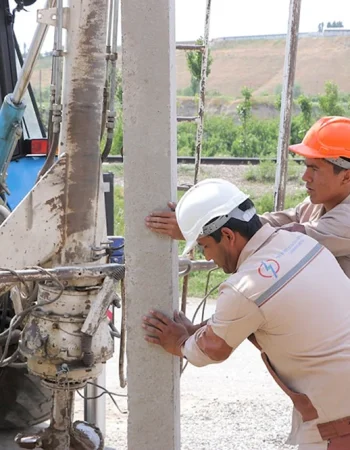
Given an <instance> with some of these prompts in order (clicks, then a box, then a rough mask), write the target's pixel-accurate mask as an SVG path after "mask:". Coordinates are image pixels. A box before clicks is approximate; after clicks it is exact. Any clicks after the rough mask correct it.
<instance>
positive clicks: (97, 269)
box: [0, 259, 216, 284]
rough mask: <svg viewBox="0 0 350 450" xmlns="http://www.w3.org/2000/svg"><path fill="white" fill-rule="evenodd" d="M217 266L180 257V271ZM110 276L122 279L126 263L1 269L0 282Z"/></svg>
mask: <svg viewBox="0 0 350 450" xmlns="http://www.w3.org/2000/svg"><path fill="white" fill-rule="evenodd" d="M214 267H216V264H215V263H214V261H205V260H197V261H191V260H189V259H179V271H180V272H184V273H185V271H187V269H188V268H190V271H191V272H192V271H202V270H210V269H213V268H214ZM106 276H109V277H111V278H114V279H115V280H117V281H118V280H122V279H124V276H125V266H124V264H115V263H113V264H101V265H97V266H67V267H56V268H54V269H42V270H40V269H23V270H16V271H14V270H11V271H7V270H6V269H1V270H0V284H13V283H18V282H19V281H21V282H28V281H48V280H52V278H57V279H58V280H61V281H64V280H72V279H85V278H86V279H93V278H104V277H106Z"/></svg>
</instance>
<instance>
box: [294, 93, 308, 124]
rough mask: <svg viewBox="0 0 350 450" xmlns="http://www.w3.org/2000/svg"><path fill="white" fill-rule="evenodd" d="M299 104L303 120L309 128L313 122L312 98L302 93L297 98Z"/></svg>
mask: <svg viewBox="0 0 350 450" xmlns="http://www.w3.org/2000/svg"><path fill="white" fill-rule="evenodd" d="M297 103H298V105H299V106H300V109H301V116H302V119H303V122H304V124H305V127H306V129H309V128H310V127H311V122H312V103H311V99H310V98H309V97H306V95H301V96H300V97H299V98H298V100H297Z"/></svg>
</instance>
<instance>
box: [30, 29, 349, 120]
mask: <svg viewBox="0 0 350 450" xmlns="http://www.w3.org/2000/svg"><path fill="white" fill-rule="evenodd" d="M211 51H212V56H213V59H214V62H213V65H212V71H211V74H210V76H209V79H208V90H209V91H217V92H218V93H220V94H221V95H224V96H229V97H231V99H232V98H233V99H235V98H236V97H239V96H240V91H241V89H242V87H243V86H248V87H250V88H252V89H253V90H254V96H255V97H257V96H265V95H267V94H275V93H276V90H278V89H279V88H280V86H281V85H282V79H283V76H282V74H283V62H284V51H285V39H268V40H263V39H261V40H242V41H239V40H238V41H226V42H223V43H217V44H215V46H214V47H213V48H212V50H211ZM120 59H121V52H120ZM119 62H120V60H119ZM176 62H177V88H178V89H183V88H186V87H188V86H189V84H190V74H189V71H188V69H187V65H186V57H185V52H184V51H181V50H178V51H177V61H176ZM50 66H51V62H50V58H49V57H47V58H41V59H39V61H38V62H37V65H36V70H35V71H34V74H33V78H32V85H33V87H35V88H37V89H38V87H39V83H40V81H39V72H40V70H41V86H42V89H45V87H47V86H49V84H50V79H51V74H50ZM328 80H331V81H333V82H335V83H336V84H337V85H338V86H339V89H340V91H342V92H350V36H337V37H331V36H328V37H302V38H300V39H299V47H298V59H297V72H296V78H295V83H296V84H298V85H299V86H300V88H301V91H302V92H303V93H305V94H309V95H312V94H319V93H321V92H323V87H324V83H325V82H326V81H328ZM220 102H222V100H220ZM225 108H226V106H225ZM223 112H224V111H223Z"/></svg>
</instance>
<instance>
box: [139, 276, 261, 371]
mask: <svg viewBox="0 0 350 450" xmlns="http://www.w3.org/2000/svg"><path fill="white" fill-rule="evenodd" d="M263 322H264V317H263V315H262V314H261V312H260V310H259V308H258V307H257V306H256V305H255V303H254V302H253V301H251V300H249V299H247V298H246V297H244V295H242V294H241V293H240V292H238V291H237V290H236V289H235V288H234V287H233V286H231V285H230V284H228V283H224V284H223V285H222V289H221V291H220V296H219V298H218V300H217V306H216V311H215V314H214V315H213V316H212V318H211V319H209V320H208V322H207V324H206V325H204V326H202V327H200V328H199V329H197V331H196V332H195V333H194V334H192V335H190V333H189V331H188V330H187V329H186V327H185V325H183V324H182V323H178V322H176V321H175V320H172V319H170V318H169V317H167V316H165V315H164V314H162V313H160V312H159V311H151V312H150V313H149V315H148V316H144V318H143V325H142V326H143V328H144V330H145V331H146V335H145V340H146V341H148V342H150V343H152V344H157V345H160V346H162V347H163V348H164V349H165V350H166V351H167V352H169V353H172V354H173V355H177V356H184V357H185V358H187V359H188V361H189V362H190V363H192V364H193V365H195V366H197V367H202V366H205V365H208V364H215V363H218V362H221V361H224V360H225V359H227V358H228V357H229V356H230V354H231V353H232V351H233V350H234V349H236V348H237V347H238V346H239V345H240V343H241V342H243V341H244V340H245V339H246V338H247V337H248V336H250V335H251V334H252V333H254V332H255V331H256V330H257V329H258V328H259V326H260V325H261V324H262V323H263ZM174 325H177V326H174Z"/></svg>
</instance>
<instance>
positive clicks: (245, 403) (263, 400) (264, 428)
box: [76, 299, 295, 450]
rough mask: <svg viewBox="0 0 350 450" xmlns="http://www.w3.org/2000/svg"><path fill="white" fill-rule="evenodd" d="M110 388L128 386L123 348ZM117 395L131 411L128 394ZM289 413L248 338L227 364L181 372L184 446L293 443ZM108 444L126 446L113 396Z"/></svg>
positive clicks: (274, 447) (207, 448) (186, 449)
mask: <svg viewBox="0 0 350 450" xmlns="http://www.w3.org/2000/svg"><path fill="white" fill-rule="evenodd" d="M197 304H198V300H196V299H190V301H189V304H188V311H189V313H190V314H191V313H192V312H193V311H194V309H195V307H196V305H197ZM214 308H215V301H211V302H210V303H209V305H208V307H207V310H206V317H209V316H210V315H211V314H212V313H213V312H214ZM190 314H189V316H190ZM118 345H119V342H118V341H117V342H116V347H118ZM107 388H108V389H110V390H111V391H112V392H117V393H122V394H123V393H124V394H125V391H126V390H125V389H121V388H120V387H119V381H118V351H116V353H115V355H114V357H113V359H112V360H110V361H109V362H108V364H107ZM116 400H117V402H118V405H119V407H120V408H121V409H122V410H123V411H126V409H127V401H126V399H125V398H116ZM82 412H83V403H82V400H81V399H77V401H76V419H79V418H82ZM290 419H291V403H290V400H289V399H288V398H287V397H286V396H285V394H284V393H283V392H282V391H280V390H279V388H278V387H277V386H276V385H275V384H274V382H273V380H272V379H271V377H270V375H269V374H268V373H267V371H266V369H265V367H264V365H263V363H262V361H261V358H260V355H259V353H258V351H257V350H256V349H255V348H254V347H253V346H252V345H251V344H250V343H249V342H244V343H243V344H242V345H241V346H240V347H239V348H238V349H237V350H236V351H235V352H234V354H233V355H232V356H231V357H230V358H229V360H227V361H226V362H224V363H222V364H219V365H214V366H208V367H204V368H200V369H199V368H196V367H193V366H188V367H187V368H186V370H185V372H184V374H183V376H182V378H181V442H182V445H181V449H182V450H287V449H293V448H295V447H290V446H286V445H284V442H285V440H286V438H287V436H288V433H289V426H290ZM106 446H107V447H108V448H113V449H116V450H126V449H127V415H126V414H125V415H124V414H121V413H120V412H119V411H118V410H117V408H116V407H115V405H114V404H113V403H112V402H111V401H110V400H109V399H108V400H107V427H106ZM129 450H136V449H129ZM137 450H142V449H137ZM164 450H167V449H164Z"/></svg>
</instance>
